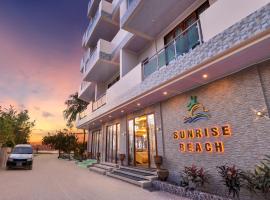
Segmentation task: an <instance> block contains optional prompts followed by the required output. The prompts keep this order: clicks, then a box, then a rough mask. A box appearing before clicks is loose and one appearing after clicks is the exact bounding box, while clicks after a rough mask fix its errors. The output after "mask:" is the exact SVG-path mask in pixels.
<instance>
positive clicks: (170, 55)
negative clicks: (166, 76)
mask: <svg viewBox="0 0 270 200" xmlns="http://www.w3.org/2000/svg"><path fill="white" fill-rule="evenodd" d="M165 52H166V64H168V63H170V62H171V61H172V60H173V59H174V58H175V45H174V43H173V42H172V43H171V44H169V45H168V46H167V47H166V48H165Z"/></svg>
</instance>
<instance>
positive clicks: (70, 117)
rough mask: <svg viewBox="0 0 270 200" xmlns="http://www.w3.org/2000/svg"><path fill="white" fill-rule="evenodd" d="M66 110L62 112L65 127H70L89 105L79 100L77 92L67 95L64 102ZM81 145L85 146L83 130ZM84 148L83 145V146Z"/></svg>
mask: <svg viewBox="0 0 270 200" xmlns="http://www.w3.org/2000/svg"><path fill="white" fill-rule="evenodd" d="M65 104H66V106H67V108H66V109H65V110H64V111H63V113H64V118H65V119H66V120H67V126H68V127H70V128H71V127H72V126H73V123H74V122H75V121H76V117H77V115H78V114H79V113H81V112H83V111H85V110H86V109H87V106H88V104H89V103H87V102H85V101H83V100H81V99H79V97H78V92H76V93H74V94H71V95H69V98H68V100H66V101H65ZM83 133H84V136H83V143H84V144H85V129H84V130H83ZM84 146H85V145H84Z"/></svg>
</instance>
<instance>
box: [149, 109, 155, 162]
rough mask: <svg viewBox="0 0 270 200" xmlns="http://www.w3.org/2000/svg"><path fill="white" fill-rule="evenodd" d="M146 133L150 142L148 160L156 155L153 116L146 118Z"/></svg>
mask: <svg viewBox="0 0 270 200" xmlns="http://www.w3.org/2000/svg"><path fill="white" fill-rule="evenodd" d="M147 123H148V132H149V140H150V158H151V159H153V157H154V156H155V155H156V133H155V118H154V114H151V115H148V116H147Z"/></svg>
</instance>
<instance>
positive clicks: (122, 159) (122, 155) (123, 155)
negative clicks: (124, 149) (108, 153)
mask: <svg viewBox="0 0 270 200" xmlns="http://www.w3.org/2000/svg"><path fill="white" fill-rule="evenodd" d="M119 156H120V161H121V165H124V160H125V158H126V154H123V153H120V154H119Z"/></svg>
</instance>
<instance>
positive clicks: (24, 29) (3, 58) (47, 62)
mask: <svg viewBox="0 0 270 200" xmlns="http://www.w3.org/2000/svg"><path fill="white" fill-rule="evenodd" d="M88 2H89V0H0V105H1V106H2V107H7V106H8V105H14V106H15V107H16V108H17V109H19V110H21V109H28V110H29V112H30V115H31V119H32V120H36V126H35V128H34V130H33V133H32V136H31V141H39V140H40V139H41V138H42V136H43V135H44V134H47V133H48V132H52V131H54V130H56V129H61V128H64V127H65V121H64V120H63V114H62V111H63V110H64V108H65V105H64V101H65V99H66V98H67V97H68V95H69V94H71V93H74V92H75V91H77V90H78V88H79V84H80V79H81V77H80V72H79V65H80V59H81V57H82V52H83V49H82V48H81V40H82V35H83V33H84V31H85V29H86V27H87V24H88V20H87V17H86V12H87V4H88Z"/></svg>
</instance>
